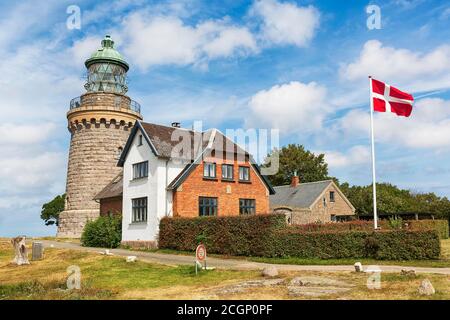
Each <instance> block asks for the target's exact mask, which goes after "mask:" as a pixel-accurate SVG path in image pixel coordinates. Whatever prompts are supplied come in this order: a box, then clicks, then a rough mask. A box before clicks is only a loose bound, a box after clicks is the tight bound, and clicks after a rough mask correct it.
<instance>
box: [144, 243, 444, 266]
mask: <svg viewBox="0 0 450 320" xmlns="http://www.w3.org/2000/svg"><path fill="white" fill-rule="evenodd" d="M146 251H148V252H156V253H167V254H178V255H193V253H192V252H190V251H178V250H171V249H153V250H146ZM441 251H442V254H441V255H442V258H441V259H439V260H405V261H399V260H395V261H390V260H375V259H357V258H351V259H311V258H308V259H305V258H296V257H286V258H264V257H242V256H225V255H218V254H209V256H210V257H216V258H222V259H240V260H248V261H254V262H263V263H273V264H294V265H349V264H350V265H353V264H354V263H355V262H356V261H359V262H361V263H362V264H364V265H376V264H378V265H400V266H415V267H430V268H449V267H450V239H445V240H441Z"/></svg>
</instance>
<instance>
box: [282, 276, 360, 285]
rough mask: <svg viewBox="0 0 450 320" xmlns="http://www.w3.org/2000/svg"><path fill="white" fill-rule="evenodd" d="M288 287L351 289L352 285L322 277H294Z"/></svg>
mask: <svg viewBox="0 0 450 320" xmlns="http://www.w3.org/2000/svg"><path fill="white" fill-rule="evenodd" d="M289 285H290V286H300V287H306V286H333V287H352V286H353V285H351V284H349V283H346V282H343V281H339V280H335V279H330V278H324V277H295V278H293V279H292V280H291V282H290V283H289Z"/></svg>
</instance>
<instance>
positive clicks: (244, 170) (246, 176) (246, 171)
mask: <svg viewBox="0 0 450 320" xmlns="http://www.w3.org/2000/svg"><path fill="white" fill-rule="evenodd" d="M239 180H240V181H250V168H249V167H239Z"/></svg>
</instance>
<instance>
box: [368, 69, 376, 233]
mask: <svg viewBox="0 0 450 320" xmlns="http://www.w3.org/2000/svg"><path fill="white" fill-rule="evenodd" d="M369 85H370V138H371V141H372V184H373V185H372V190H373V227H374V229H375V230H376V229H378V214H377V183H376V174H375V142H374V129H373V98H372V92H373V91H372V76H369Z"/></svg>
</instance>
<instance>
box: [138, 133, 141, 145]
mask: <svg viewBox="0 0 450 320" xmlns="http://www.w3.org/2000/svg"><path fill="white" fill-rule="evenodd" d="M138 146H142V134H140V135H139V141H138Z"/></svg>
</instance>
